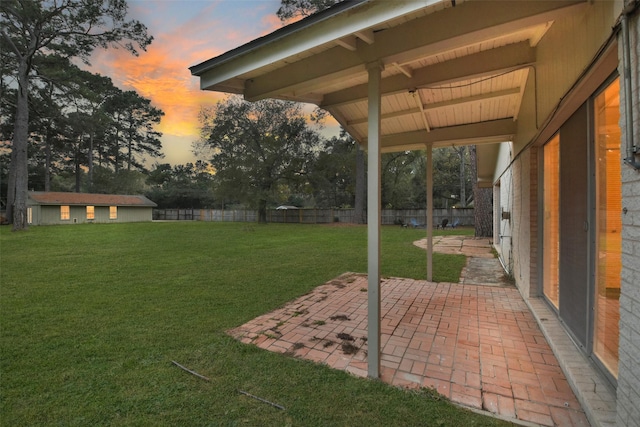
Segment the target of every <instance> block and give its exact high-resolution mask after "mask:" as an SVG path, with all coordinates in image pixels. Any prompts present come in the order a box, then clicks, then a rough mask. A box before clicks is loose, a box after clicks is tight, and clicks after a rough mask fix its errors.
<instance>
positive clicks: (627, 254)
mask: <svg viewBox="0 0 640 427" xmlns="http://www.w3.org/2000/svg"><path fill="white" fill-rule="evenodd" d="M630 30H631V31H630V33H631V34H630V39H631V46H632V49H631V51H632V54H631V57H632V61H631V65H632V70H631V75H632V76H633V78H632V86H633V89H632V91H633V97H632V99H633V104H634V105H633V111H634V115H633V127H632V129H629V128H628V127H627V126H626V124H625V120H624V115H623V117H622V118H621V121H620V125H621V128H622V135H623V145H622V148H623V150H622V151H623V156H625V157H626V150H625V148H626V143H625V139H624V138H625V136H626V133H627V132H633V133H634V142H635V144H636V146H638V145H640V131H639V129H640V89H639V86H640V81H639V80H640V77H639V76H640V65H639V63H640V13H636V14H635V16H634V17H632V18H631V19H630ZM619 46H620V48H621V46H622V43H619ZM620 58H622V51H620ZM620 67H622V61H620ZM620 75H624V73H623V70H622V68H620ZM620 86H621V88H623V87H624V85H622V84H621V85H620ZM624 96H625V95H624V90H622V89H621V93H620V105H621V108H622V106H623V105H624V102H625V98H624ZM622 206H623V212H625V209H626V213H623V214H622V283H621V285H622V289H621V295H620V353H619V357H620V365H619V373H618V390H617V398H618V406H617V412H618V415H617V417H618V418H617V425H619V426H635V427H638V426H640V172H638V171H635V170H634V169H632V168H631V167H628V166H623V167H622Z"/></svg>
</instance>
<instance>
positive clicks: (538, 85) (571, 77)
mask: <svg viewBox="0 0 640 427" xmlns="http://www.w3.org/2000/svg"><path fill="white" fill-rule="evenodd" d="M621 10H622V2H621V1H595V2H590V4H588V5H586V6H585V7H584V9H583V10H582V12H580V13H575V14H573V15H571V16H567V17H565V18H563V19H559V20H557V21H556V22H554V24H553V25H552V26H551V28H550V29H549V31H548V32H547V34H545V36H544V37H543V38H542V40H541V41H540V43H539V44H538V46H537V48H536V56H537V58H536V65H535V69H534V70H533V72H531V73H529V80H528V83H527V90H526V91H525V93H524V96H523V100H522V107H521V111H520V114H519V115H518V133H517V136H516V138H515V140H514V155H517V154H518V153H519V152H520V151H522V150H523V149H524V148H525V146H526V145H527V144H528V143H529V142H531V140H532V139H533V138H534V137H535V136H536V134H537V133H538V131H539V130H540V128H541V127H542V126H543V125H544V123H545V120H546V119H547V118H548V117H549V116H550V115H551V114H553V113H554V110H555V109H556V107H557V105H558V102H559V101H560V100H561V99H562V98H563V97H564V95H565V94H566V93H567V92H568V91H569V90H570V89H571V88H572V86H573V85H574V83H575V82H576V81H577V80H578V78H579V77H580V75H581V74H582V73H583V71H584V70H585V69H586V67H587V66H588V65H589V63H590V61H591V60H592V59H593V58H594V56H595V55H596V53H597V52H598V50H599V49H600V47H601V46H602V45H603V44H604V43H605V42H606V41H607V39H608V37H609V36H610V35H611V28H612V27H613V26H614V25H615V22H616V19H617V18H618V16H619V14H620V12H621ZM536 105H537V108H536Z"/></svg>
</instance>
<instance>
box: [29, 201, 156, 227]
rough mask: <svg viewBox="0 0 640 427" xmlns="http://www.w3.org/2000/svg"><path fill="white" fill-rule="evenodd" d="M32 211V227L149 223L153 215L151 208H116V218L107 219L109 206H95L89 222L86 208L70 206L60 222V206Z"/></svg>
mask: <svg viewBox="0 0 640 427" xmlns="http://www.w3.org/2000/svg"><path fill="white" fill-rule="evenodd" d="M32 209H33V224H34V225H55V224H60V225H64V224H84V223H96V224H99V223H103V224H104V223H116V222H145V221H151V219H152V215H153V208H152V207H129V206H118V218H117V219H109V206H96V207H95V211H94V214H95V219H93V220H89V219H87V208H86V206H70V207H69V219H68V220H61V219H60V206H57V205H44V206H33V207H32Z"/></svg>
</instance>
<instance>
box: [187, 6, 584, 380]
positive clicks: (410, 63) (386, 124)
mask: <svg viewBox="0 0 640 427" xmlns="http://www.w3.org/2000/svg"><path fill="white" fill-rule="evenodd" d="M586 4H587V0H551V1H545V0H541V1H539V0H535V1H533V0H495V1H494V0H487V1H475V0H419V1H418V0H415V1H402V2H395V1H384V0H359V1H353V2H342V3H339V4H338V5H336V6H334V7H332V8H330V9H328V10H326V11H324V12H320V13H318V14H316V15H313V16H311V17H309V18H306V19H304V20H302V21H299V22H296V23H294V24H291V25H289V26H286V27H283V28H281V29H279V30H277V31H275V32H273V33H271V34H269V35H267V36H265V37H262V38H260V39H257V40H254V41H252V42H250V43H248V44H246V45H244V46H241V47H239V48H237V49H235V50H232V51H229V52H227V53H225V54H223V55H220V56H218V57H215V58H212V59H209V60H208V61H205V62H203V63H201V64H198V65H195V66H193V67H191V68H190V70H191V73H192V74H193V75H194V76H198V77H200V87H201V88H202V89H203V90H212V91H220V92H226V93H235V94H242V95H244V97H245V99H247V100H250V101H256V100H260V99H264V98H278V99H285V100H293V101H300V102H307V103H313V104H315V105H317V106H320V107H322V108H323V109H325V110H327V111H328V112H329V113H331V115H332V116H333V117H334V118H335V119H336V120H337V121H338V122H339V123H340V124H341V125H342V127H343V128H344V129H345V130H346V131H347V132H348V133H349V134H350V135H351V136H352V137H353V138H354V139H355V140H356V141H358V142H359V143H360V144H362V145H363V146H366V147H367V151H368V159H369V161H368V168H369V169H368V175H367V179H368V189H367V192H368V194H367V204H368V208H367V223H368V227H367V233H368V243H367V245H368V248H367V251H368V252H367V256H368V270H367V274H368V283H369V287H368V294H367V295H368V301H369V314H368V318H369V325H368V346H369V352H368V365H369V368H368V369H369V376H370V377H374V378H378V377H379V368H380V268H379V261H380V153H382V152H385V151H387V152H389V151H405V150H413V149H426V155H427V162H426V165H427V206H432V198H431V197H432V183H433V181H432V179H431V177H432V174H433V167H432V161H431V160H432V157H431V155H432V148H434V147H441V146H452V145H454V146H455V145H470V144H475V145H477V146H478V152H477V161H478V183H479V184H480V185H483V186H491V185H492V184H493V181H494V176H495V173H496V170H495V169H496V162H497V157H498V147H499V145H498V144H499V143H502V142H507V141H512V140H513V139H514V136H515V135H516V134H517V132H518V126H517V123H518V122H517V120H518V116H519V114H520V107H521V104H522V101H523V96H524V94H525V90H526V88H527V85H528V84H530V83H529V82H530V81H531V80H534V79H532V78H530V76H529V75H530V71H531V69H532V67H533V66H535V63H536V46H537V44H538V42H539V41H540V40H541V39H542V37H544V35H545V34H546V32H547V31H549V29H550V28H551V27H552V26H553V23H554V21H555V20H557V19H559V18H561V17H563V16H566V15H568V14H572V13H578V12H579V10H580V8H582V7H585V6H586ZM432 228H433V222H432V216H431V215H428V216H427V280H429V281H430V280H431V262H432V259H431V248H432V238H431V236H432Z"/></svg>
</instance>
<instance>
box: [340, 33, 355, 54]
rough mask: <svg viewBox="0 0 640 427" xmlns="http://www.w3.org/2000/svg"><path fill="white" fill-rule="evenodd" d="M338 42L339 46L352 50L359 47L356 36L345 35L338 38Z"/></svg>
mask: <svg viewBox="0 0 640 427" xmlns="http://www.w3.org/2000/svg"><path fill="white" fill-rule="evenodd" d="M336 44H337V45H338V46H342V47H343V48H345V49H347V50H350V51H351V52H355V51H356V49H357V48H358V46H357V44H356V37H355V36H347V37H343V38H341V39H337V40H336Z"/></svg>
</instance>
